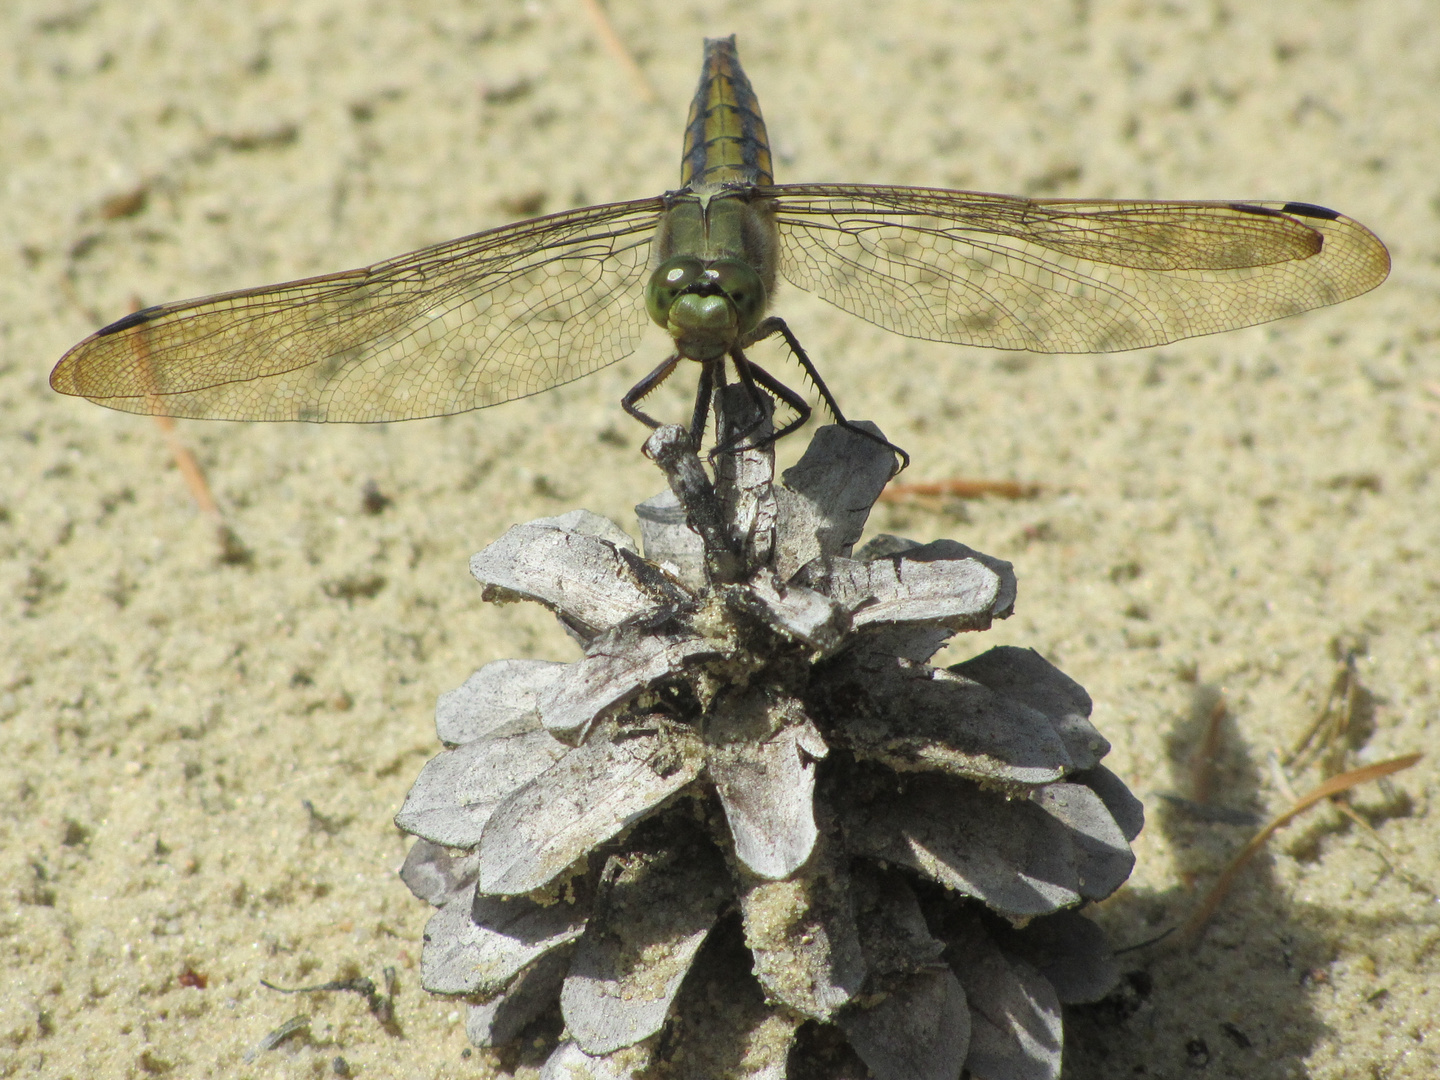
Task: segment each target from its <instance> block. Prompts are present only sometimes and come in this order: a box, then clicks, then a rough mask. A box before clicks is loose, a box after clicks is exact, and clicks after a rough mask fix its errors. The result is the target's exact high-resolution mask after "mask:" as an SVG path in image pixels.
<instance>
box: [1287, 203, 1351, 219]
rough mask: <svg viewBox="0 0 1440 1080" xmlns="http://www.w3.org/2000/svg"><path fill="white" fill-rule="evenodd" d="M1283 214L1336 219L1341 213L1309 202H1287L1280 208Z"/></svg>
mask: <svg viewBox="0 0 1440 1080" xmlns="http://www.w3.org/2000/svg"><path fill="white" fill-rule="evenodd" d="M1280 212H1281V213H1282V214H1294V215H1295V216H1296V217H1313V218H1321V219H1323V220H1325V221H1335V220H1337V219H1338V218H1339V217H1340V215H1339V214H1338V213H1337V212H1336V211H1334V210H1331V209H1330V208H1329V207H1327V206H1316V205H1315V204H1314V203H1308V202H1287V203H1286V204H1285V205H1284V206H1282V207H1281V208H1280Z"/></svg>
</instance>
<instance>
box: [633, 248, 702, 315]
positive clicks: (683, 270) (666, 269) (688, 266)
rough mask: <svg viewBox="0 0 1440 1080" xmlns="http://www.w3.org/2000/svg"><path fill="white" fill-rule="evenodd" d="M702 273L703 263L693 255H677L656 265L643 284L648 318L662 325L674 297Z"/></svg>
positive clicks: (699, 277) (700, 276) (695, 280)
mask: <svg viewBox="0 0 1440 1080" xmlns="http://www.w3.org/2000/svg"><path fill="white" fill-rule="evenodd" d="M704 274H705V264H704V263H702V262H701V261H700V260H699V259H697V258H695V257H694V256H693V255H677V256H675V257H674V258H673V259H666V260H665V261H664V262H663V263H661V264H660V265H659V266H657V267H656V268H655V272H654V273H652V274H651V275H650V281H649V283H648V284H646V286H645V309H646V310H647V311H649V312H650V318H652V319H654V320H655V322H656V323H658V324H659V325H661V326H664V325H665V324H666V321H667V320H668V318H669V316H670V305H671V304H673V303H675V298H676V297H677V296H679V295H680V294H681V293H683V292H684V291H685V290H686V289H688V288H690V287H691V286H692V285H694V284H695V283H696V282H697V281H699V280H700V279H701V278H702V277H703V276H704Z"/></svg>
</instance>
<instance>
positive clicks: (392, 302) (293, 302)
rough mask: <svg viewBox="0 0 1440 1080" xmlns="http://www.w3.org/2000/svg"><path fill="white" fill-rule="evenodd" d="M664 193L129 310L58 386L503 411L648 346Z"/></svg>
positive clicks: (211, 407)
mask: <svg viewBox="0 0 1440 1080" xmlns="http://www.w3.org/2000/svg"><path fill="white" fill-rule="evenodd" d="M662 210H663V201H662V200H661V199H659V198H653V199H641V200H637V201H633V202H625V203H612V204H609V205H605V206H592V207H588V208H586V209H584V210H575V211H570V212H568V213H562V214H552V215H550V216H548V217H543V218H536V219H533V220H531V221H523V222H519V223H518V224H515V225H507V226H505V227H503V228H499V229H492V230H489V231H488V232H482V233H477V234H475V235H473V236H468V237H464V238H462V239H459V240H451V241H448V242H446V243H443V244H437V245H435V246H434V247H429V248H425V249H423V250H421V251H415V252H411V253H410V254H408V255H401V256H399V257H398V258H395V259H390V260H388V261H386V262H382V263H377V264H376V265H374V266H371V267H367V268H364V269H361V270H352V271H348V272H346V273H341V274H331V275H327V276H325V277H317V278H309V279H306V280H303V281H294V282H289V283H286V284H282V285H273V286H269V287H266V288H260V289H247V290H243V291H240V292H231V293H222V294H220V295H218V296H209V297H202V298H200V299H196V300H182V301H178V302H176V303H172V304H164V305H161V306H159V307H154V308H146V309H145V310H144V311H142V312H137V313H136V314H134V315H131V316H128V317H127V318H124V319H121V320H119V321H118V322H116V323H113V324H111V325H110V326H108V327H105V328H104V329H102V330H100V331H99V332H97V333H95V334H92V335H91V336H90V337H88V338H86V339H85V340H84V341H82V342H81V343H80V344H79V345H76V346H75V347H74V348H73V349H71V350H70V351H69V352H68V353H66V354H65V356H64V357H63V358H62V359H61V361H60V363H59V364H58V365H57V366H56V368H55V370H54V372H53V373H52V374H51V376H50V385H51V386H53V387H54V388H55V389H56V390H59V391H60V392H62V393H66V394H75V395H77V396H80V397H86V398H89V399H90V400H92V401H95V402H98V403H99V404H102V405H108V406H110V407H111V408H115V409H123V410H126V411H129V412H139V413H157V414H164V415H169V416H187V417H202V418H207V419H216V420H312V421H344V422H374V421H387V420H407V419H414V418H417V417H424V416H441V415H445V414H447V413H456V412H464V411H466V410H468V409H480V408H485V407H486V406H489V405H497V404H499V403H500V402H502V401H510V400H513V399H515V398H519V397H525V396H527V395H530V394H536V393H539V392H541V391H543V390H548V389H550V388H551V387H554V386H559V385H560V384H561V383H566V382H570V381H571V380H573V379H578V378H580V377H581V376H582V375H588V374H589V373H591V372H593V371H596V370H598V369H599V368H602V367H604V366H606V365H607V364H611V363H614V362H615V361H617V360H620V359H622V358H623V357H625V356H628V355H629V354H630V353H631V352H633V351H634V350H635V347H636V345H637V343H638V342H639V338H640V333H641V331H642V329H643V328H644V325H645V323H646V321H647V315H646V313H645V305H644V302H643V295H642V290H643V284H644V279H645V275H646V272H647V270H648V267H649V249H650V238H651V235H652V234H653V232H654V230H655V226H656V223H657V221H658V218H659V215H660V213H661V211H662Z"/></svg>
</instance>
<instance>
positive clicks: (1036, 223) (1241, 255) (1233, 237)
mask: <svg viewBox="0 0 1440 1080" xmlns="http://www.w3.org/2000/svg"><path fill="white" fill-rule="evenodd" d="M760 194H761V195H763V196H767V197H772V198H774V199H775V200H776V219H777V222H778V225H779V229H780V235H781V242H780V248H781V251H780V272H781V273H782V274H783V275H784V276H785V279H786V280H787V281H789V282H790V283H791V284H793V285H795V286H797V287H799V288H801V289H804V290H806V291H807V292H813V293H816V294H817V295H819V296H821V297H823V298H824V299H826V300H828V301H830V302H831V303H832V304H835V305H836V306H838V307H841V308H843V309H844V310H846V311H848V312H851V313H853V314H855V315H859V316H860V317H861V318H863V319H868V320H869V321H870V322H873V323H875V324H877V325H879V326H883V327H885V328H886V329H887V330H893V331H895V332H897V333H900V334H905V335H908V336H910V337H918V338H927V339H929V340H932V341H951V342H958V343H962V344H968V345H987V346H992V347H995V348H1001V349H1029V350H1033V351H1035V352H1049V353H1064V352H1110V351H1115V350H1121V349H1138V348H1142V347H1144V346H1147V345H1160V344H1163V343H1165V342H1167V341H1175V340H1176V339H1178V338H1184V337H1193V336H1196V335H1199V334H1213V333H1217V332H1218V331H1221V330H1233V329H1235V328H1236V327H1241V326H1250V325H1253V324H1255V323H1261V322H1268V321H1269V320H1271V319H1280V318H1284V317H1285V316H1287V315H1294V314H1296V313H1297V312H1301V311H1308V310H1309V309H1311V308H1316V307H1323V306H1324V305H1326V304H1335V303H1339V302H1340V301H1341V300H1346V299H1349V298H1350V297H1352V296H1356V295H1358V294H1360V293H1363V292H1365V291H1367V290H1369V289H1373V288H1374V287H1375V286H1376V285H1378V284H1380V282H1382V281H1384V280H1385V276H1386V275H1387V274H1388V273H1389V271H1390V256H1389V253H1388V252H1387V251H1386V250H1385V245H1383V244H1382V243H1381V242H1380V241H1379V240H1378V239H1376V238H1375V236H1374V235H1373V234H1371V232H1370V231H1369V230H1368V229H1366V228H1365V227H1364V226H1363V225H1360V224H1359V223H1358V222H1355V221H1352V220H1351V219H1350V218H1347V217H1343V216H1341V215H1340V214H1337V213H1335V212H1334V211H1333V210H1326V209H1325V208H1323V207H1319V206H1310V205H1308V204H1305V203H1183V202H1171V203H1155V202H1099V201H1087V202H1082V201H1072V200H1059V199H1056V200H1045V201H1034V200H1030V199H1022V198H1017V197H1013V196H1007V195H986V194H978V193H973V192H966V191H942V190H932V189H926V188H900V187H871V186H854V185H848V184H814V185H810V184H803V185H802V184H787V185H781V186H778V187H770V188H763V189H761V192H760Z"/></svg>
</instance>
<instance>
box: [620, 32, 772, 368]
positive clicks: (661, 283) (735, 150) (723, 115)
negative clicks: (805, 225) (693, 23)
mask: <svg viewBox="0 0 1440 1080" xmlns="http://www.w3.org/2000/svg"><path fill="white" fill-rule="evenodd" d="M680 180H681V183H682V184H683V185H684V186H683V187H681V188H680V189H679V190H678V191H672V192H671V193H670V194H669V195H667V196H666V202H667V207H666V210H665V213H664V214H663V215H661V218H660V224H659V227H658V228H657V229H656V231H655V241H654V247H653V254H654V263H653V264H652V265H653V269H652V272H651V275H650V280H649V282H648V284H647V285H646V288H645V305H646V308H647V309H648V311H649V313H650V317H651V318H652V319H653V320H654V321H655V322H656V323H658V324H659V325H660V326H662V327H664V328H665V329H666V330H667V331H668V332H669V333H670V334H671V336H672V337H673V338H674V339H675V348H676V350H677V351H678V352H679V354H680V355H681V356H684V357H688V358H689V359H691V360H699V361H702V362H710V361H714V360H718V359H720V358H722V357H724V356H725V354H726V353H727V352H729V351H730V350H731V349H733V348H736V347H738V346H739V345H740V343H741V342H742V341H743V340H744V339H745V337H746V336H747V335H748V334H750V333H751V332H752V331H754V330H755V329H756V327H758V326H759V324H760V321H761V319H762V318H763V317H764V315H765V309H766V308H767V307H768V306H769V303H770V297H771V295H772V294H773V292H774V290H775V275H776V263H777V257H776V256H777V248H778V241H777V236H776V229H775V202H774V200H773V199H772V198H766V197H764V196H763V195H761V194H760V193H759V192H758V191H757V190H756V185H762V184H763V185H769V184H773V183H774V178H773V177H772V176H771V175H770V147H769V145H768V144H767V142H766V136H765V123H764V121H762V120H761V119H760V104H759V102H757V101H756V100H755V93H754V91H753V90H751V89H750V80H749V79H747V78H745V73H744V72H743V71H742V70H740V59H739V57H738V56H737V55H736V52H735V38H734V37H733V36H731V37H728V38H707V39H706V41H705V68H704V70H703V71H702V73H701V75H700V89H699V90H698V91H696V94H695V100H694V102H693V103H692V104H691V106H690V123H689V124H688V125H687V126H686V128H685V156H684V160H683V162H682V165H681V170H680Z"/></svg>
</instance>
